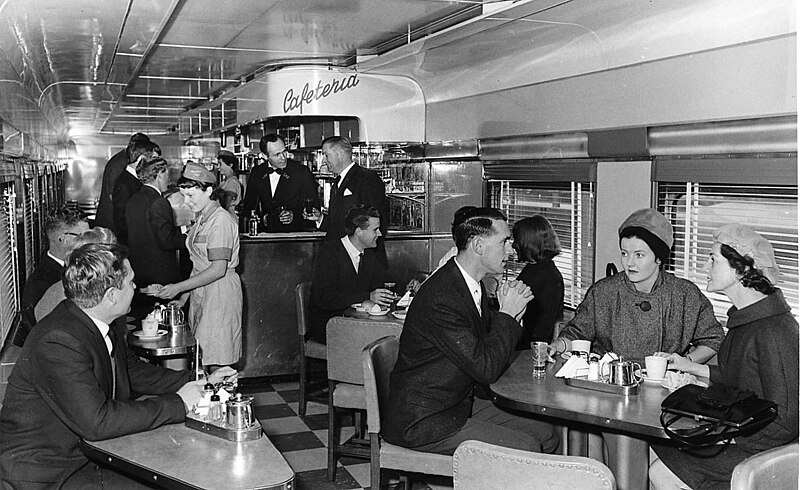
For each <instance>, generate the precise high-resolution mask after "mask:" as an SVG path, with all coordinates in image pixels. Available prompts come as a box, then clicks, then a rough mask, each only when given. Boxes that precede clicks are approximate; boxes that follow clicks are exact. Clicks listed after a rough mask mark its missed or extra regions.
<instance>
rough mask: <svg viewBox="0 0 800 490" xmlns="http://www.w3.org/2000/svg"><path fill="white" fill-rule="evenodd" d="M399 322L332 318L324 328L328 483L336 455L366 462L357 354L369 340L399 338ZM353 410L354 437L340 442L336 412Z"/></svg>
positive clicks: (363, 402) (362, 393)
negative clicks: (326, 367) (326, 350)
mask: <svg viewBox="0 0 800 490" xmlns="http://www.w3.org/2000/svg"><path fill="white" fill-rule="evenodd" d="M402 330H403V326H402V324H400V323H395V322H387V321H379V320H369V319H359V318H349V317H341V316H337V317H333V318H331V319H330V320H328V325H327V327H326V337H327V347H328V355H327V358H328V480H330V481H334V480H335V479H336V465H337V461H338V459H339V456H341V455H346V456H352V457H358V458H364V459H369V458H370V448H369V442H368V441H367V440H366V439H365V438H364V436H363V431H362V429H361V427H362V424H361V421H362V418H361V413H362V412H361V411H363V410H365V409H366V408H367V404H366V394H365V391H364V373H363V371H362V369H361V351H362V350H363V349H364V347H365V346H366V345H367V344H369V343H371V342H372V341H374V340H376V339H379V338H382V337H385V336H387V335H391V336H396V337H399V336H400V333H401V332H402ZM339 409H348V410H355V413H354V419H355V436H354V437H353V438H351V439H350V440H348V441H345V442H343V443H340V441H339V439H340V437H339V436H340V435H339V432H340V430H341V427H339V425H338V420H337V410H339Z"/></svg>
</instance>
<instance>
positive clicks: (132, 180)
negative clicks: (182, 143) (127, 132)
mask: <svg viewBox="0 0 800 490" xmlns="http://www.w3.org/2000/svg"><path fill="white" fill-rule="evenodd" d="M160 154H161V148H159V147H158V145H157V144H155V143H153V142H151V141H143V142H137V143H134V144H133V150H132V151H131V153H130V155H131V158H132V160H131V162H130V163H129V164H128V166H127V167H125V171H124V172H122V173H121V174H120V175H119V177H117V181H116V182H114V190H113V191H112V192H111V204H112V206H113V208H114V227H113V229H112V231H113V232H114V233H115V234H116V235H117V241H119V243H121V244H123V245H127V244H128V224H127V222H126V220H125V210H126V209H127V207H128V200H129V199H130V198H131V196H132V195H134V194H135V193H136V192H138V191H139V189H141V188H142V183H141V182H139V178H138V177H137V175H136V166H137V165H138V164H139V162H140V161H141V160H142V159H143V158H155V157H157V156H159V155H160Z"/></svg>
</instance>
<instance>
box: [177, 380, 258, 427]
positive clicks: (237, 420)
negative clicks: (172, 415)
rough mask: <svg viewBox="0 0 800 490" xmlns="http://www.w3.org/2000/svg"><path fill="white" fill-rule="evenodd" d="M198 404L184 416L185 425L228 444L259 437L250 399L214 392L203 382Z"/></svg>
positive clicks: (221, 390)
mask: <svg viewBox="0 0 800 490" xmlns="http://www.w3.org/2000/svg"><path fill="white" fill-rule="evenodd" d="M203 400H206V401H205V402H202V401H201V405H200V406H199V407H198V408H195V410H192V411H191V412H189V414H188V415H187V416H186V426H187V427H189V428H192V429H197V430H199V431H202V432H207V433H209V434H211V435H215V436H217V437H221V438H223V439H227V440H229V441H252V440H255V439H258V438H260V437H261V432H262V430H261V424H260V423H259V422H258V420H257V419H256V418H255V415H254V413H253V397H252V396H245V395H242V394H241V393H234V394H230V393H228V391H226V390H225V389H223V388H219V389H218V390H216V391H215V387H214V385H212V384H210V383H207V384H206V385H205V388H204V394H203Z"/></svg>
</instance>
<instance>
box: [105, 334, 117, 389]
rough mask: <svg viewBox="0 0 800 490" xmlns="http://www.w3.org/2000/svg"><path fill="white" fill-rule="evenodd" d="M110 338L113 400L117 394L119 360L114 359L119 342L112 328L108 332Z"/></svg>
mask: <svg viewBox="0 0 800 490" xmlns="http://www.w3.org/2000/svg"><path fill="white" fill-rule="evenodd" d="M106 336H107V337H108V339H109V340H110V341H111V354H110V356H109V357H110V358H111V399H112V400H113V399H114V398H115V397H116V396H117V361H116V360H115V359H114V354H115V353H116V350H117V344H116V342H115V337H114V333H113V331H112V330H111V329H109V330H108V333H107V334H106Z"/></svg>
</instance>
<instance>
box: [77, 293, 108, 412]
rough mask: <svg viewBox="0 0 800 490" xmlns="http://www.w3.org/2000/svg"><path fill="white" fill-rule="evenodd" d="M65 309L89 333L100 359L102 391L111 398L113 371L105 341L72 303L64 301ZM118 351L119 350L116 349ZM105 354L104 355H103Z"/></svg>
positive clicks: (89, 320) (93, 325)
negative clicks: (103, 383) (102, 379)
mask: <svg viewBox="0 0 800 490" xmlns="http://www.w3.org/2000/svg"><path fill="white" fill-rule="evenodd" d="M65 302H66V303H67V309H68V311H69V312H70V313H71V314H72V316H74V317H75V318H76V319H77V320H79V321H80V322H81V325H82V326H83V327H85V328H86V329H87V330H88V331H89V336H90V338H91V342H92V348H93V349H94V350H95V352H97V353H98V357H99V358H100V365H101V366H102V369H103V374H104V376H105V378H106V386H104V387H103V390H104V391H105V393H106V396H108V397H109V398H111V392H112V390H113V386H114V378H113V376H114V370H113V369H112V367H111V357H110V356H109V355H108V348H107V347H106V341H105V339H104V338H103V336H102V335H100V330H98V329H97V325H95V324H94V321H92V319H91V318H89V316H88V315H87V314H86V313H84V312H83V311H82V310H81V309H80V308H78V307H77V306H75V303H73V302H72V301H69V300H66V301H65ZM117 350H119V349H117ZM103 354H105V355H103Z"/></svg>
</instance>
